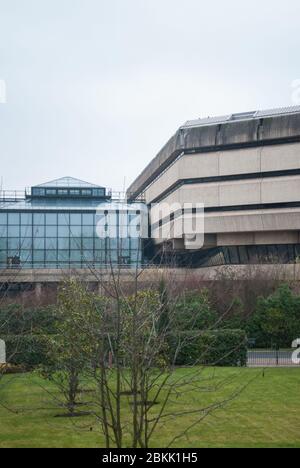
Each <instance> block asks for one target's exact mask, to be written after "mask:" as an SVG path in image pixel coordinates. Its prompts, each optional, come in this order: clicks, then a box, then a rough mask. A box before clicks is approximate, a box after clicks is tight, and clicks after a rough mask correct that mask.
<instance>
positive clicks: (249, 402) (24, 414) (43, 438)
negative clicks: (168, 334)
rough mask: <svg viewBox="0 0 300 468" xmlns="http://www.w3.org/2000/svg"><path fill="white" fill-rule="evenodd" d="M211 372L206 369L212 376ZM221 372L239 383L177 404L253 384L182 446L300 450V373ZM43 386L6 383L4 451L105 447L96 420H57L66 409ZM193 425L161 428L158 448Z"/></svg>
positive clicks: (19, 379) (1, 429)
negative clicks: (247, 383)
mask: <svg viewBox="0 0 300 468" xmlns="http://www.w3.org/2000/svg"><path fill="white" fill-rule="evenodd" d="M177 372H178V373H187V372H189V370H185V369H180V370H178V371H177ZM211 372H213V371H212V370H209V369H208V370H207V371H206V373H207V375H208V374H209V373H211ZM216 372H217V378H218V379H221V378H224V377H227V376H231V375H233V376H235V379H234V381H232V382H230V383H229V384H228V385H227V386H226V388H221V389H219V390H216V391H212V389H210V388H208V384H207V383H205V382H203V389H202V391H199V390H197V391H195V390H193V389H190V391H187V392H186V394H185V396H184V398H183V399H179V400H178V401H177V402H173V403H171V406H173V407H176V408H178V407H179V406H180V405H181V406H180V407H181V408H182V409H187V408H193V407H195V405H198V406H199V405H202V406H205V405H207V404H209V403H211V402H214V401H216V400H222V399H223V398H226V396H229V395H230V394H231V393H232V391H233V390H234V389H236V388H239V387H240V386H241V385H243V384H244V383H245V382H247V381H251V383H250V384H249V386H247V388H246V389H245V390H244V391H243V392H242V393H241V394H240V395H239V396H238V397H237V398H236V399H235V400H233V401H231V402H230V403H228V404H227V406H226V407H225V408H222V409H220V410H218V411H216V412H214V413H213V414H211V415H209V416H208V417H207V418H206V419H205V421H203V422H202V423H201V424H200V425H198V426H197V427H194V428H193V429H192V430H191V431H190V433H189V436H188V438H184V439H181V440H180V441H178V442H177V443H176V446H177V447H300V404H299V403H300V394H299V389H300V369H268V370H266V371H265V375H264V376H263V373H262V370H257V369H238V370H234V369H217V370H216ZM42 386H44V387H45V386H46V387H47V389H50V387H49V384H45V382H44V381H42V380H40V379H39V377H38V376H36V375H34V374H26V375H18V376H6V377H5V378H4V379H3V380H2V381H1V384H0V402H1V407H0V447H1V448H4V447H103V437H102V435H101V432H100V431H99V428H97V426H96V425H95V424H94V421H93V419H92V418H91V417H90V416H87V417H82V418H79V419H76V420H74V419H73V420H70V419H65V418H55V417H54V416H55V415H56V414H57V413H59V411H60V410H58V409H57V408H55V407H54V406H55V405H54V403H53V400H52V399H51V397H50V395H49V394H48V393H47V391H46V390H45V389H43V388H42ZM86 398H89V394H88V393H87V394H86ZM3 405H5V406H6V407H7V408H8V409H6V408H4V407H3ZM171 406H170V409H171ZM11 410H13V411H18V414H15V412H11ZM189 422H191V419H190V416H184V418H176V419H174V420H173V421H171V422H170V423H169V424H167V425H166V426H164V427H161V428H160V430H159V432H158V433H157V434H156V437H155V439H154V440H153V443H152V445H153V447H163V446H164V445H165V442H166V441H169V440H170V439H171V438H172V437H173V436H174V435H176V434H177V433H178V431H179V430H180V429H182V428H183V427H185V426H186V424H188V423H189Z"/></svg>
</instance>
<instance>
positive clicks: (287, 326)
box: [247, 285, 300, 348]
mask: <svg viewBox="0 0 300 468" xmlns="http://www.w3.org/2000/svg"><path fill="white" fill-rule="evenodd" d="M247 332H248V336H249V337H250V338H255V339H256V346H257V347H273V348H279V347H288V348H289V347H290V346H291V343H292V341H293V340H295V339H296V338H298V337H300V296H298V295H296V294H294V293H293V291H292V290H291V289H290V288H289V286H288V285H282V286H280V287H279V288H278V289H277V290H276V291H275V293H274V294H271V295H270V296H269V297H267V298H266V299H265V298H262V297H260V298H259V299H258V301H257V306H256V311H255V313H254V315H253V316H252V317H251V319H250V321H249V323H248V326H247Z"/></svg>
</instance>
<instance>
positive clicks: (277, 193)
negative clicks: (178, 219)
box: [128, 107, 300, 265]
mask: <svg viewBox="0 0 300 468" xmlns="http://www.w3.org/2000/svg"><path fill="white" fill-rule="evenodd" d="M141 194H143V195H144V197H145V199H146V202H147V204H148V205H149V206H151V208H150V219H151V224H152V226H154V229H162V230H169V231H171V230H172V229H171V228H172V226H171V224H172V222H173V223H174V221H172V219H171V221H170V218H169V219H168V217H166V219H164V218H163V217H162V215H161V211H160V210H158V209H157V207H155V206H154V207H153V206H152V204H157V203H162V202H163V203H167V204H169V205H172V204H174V203H179V204H182V205H183V204H185V203H191V204H193V203H199V202H202V203H204V206H205V239H204V246H203V247H202V246H200V245H199V246H198V250H199V252H200V250H201V252H202V254H203V252H206V254H208V253H209V256H208V257H209V259H208V257H207V255H206V261H205V262H206V263H205V262H204V263H203V262H202V263H203V265H204V264H205V265H209V264H210V263H209V262H211V260H212V258H215V261H216V262H217V264H218V262H219V263H220V264H223V263H233V264H243V263H276V262H277V263H297V262H298V261H299V259H300V107H292V108H285V109H276V110H269V111H262V112H247V113H243V114H233V115H228V116H224V117H217V118H211V119H209V118H208V119H199V120H196V121H189V122H187V123H186V124H185V125H183V126H182V127H181V128H180V129H179V130H178V131H177V132H176V134H175V135H174V136H173V137H172V138H171V139H170V140H169V141H168V143H167V144H166V145H165V147H164V148H163V149H162V150H161V151H160V153H159V154H158V155H157V156H156V157H155V158H154V159H153V160H152V161H151V162H150V164H149V165H148V166H147V167H146V169H145V170H144V171H143V172H142V173H141V174H140V175H139V177H138V178H137V179H136V180H135V181H134V182H133V184H132V185H131V186H130V187H129V189H128V195H129V196H130V197H131V199H134V198H135V197H138V196H140V195H141ZM156 237H159V236H156ZM163 239H164V236H161V241H160V240H159V239H156V240H155V242H156V243H157V244H160V243H162V242H163ZM172 246H173V250H174V251H176V250H177V251H181V252H182V253H183V252H184V251H185V250H188V249H190V245H188V243H187V241H186V239H185V236H182V239H180V240H179V239H176V241H175V239H174V242H173V244H172ZM256 246H258V247H257V249H256V250H253V248H254V247H256ZM200 247H201V249H200ZM192 248H193V249H194V251H195V252H196V251H197V245H194V246H193V247H192ZM195 252H194V253H195ZM226 256H227V257H229V260H228V259H227V260H226ZM230 257H232V258H230ZM207 262H208V263H207ZM200 263H201V262H200ZM212 264H214V263H213V262H212Z"/></svg>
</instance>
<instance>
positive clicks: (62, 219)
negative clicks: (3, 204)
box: [0, 210, 142, 269]
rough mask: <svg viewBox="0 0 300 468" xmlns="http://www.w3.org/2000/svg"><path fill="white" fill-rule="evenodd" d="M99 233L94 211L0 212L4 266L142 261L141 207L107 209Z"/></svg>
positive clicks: (0, 258)
mask: <svg viewBox="0 0 300 468" xmlns="http://www.w3.org/2000/svg"><path fill="white" fill-rule="evenodd" d="M102 216H103V221H104V223H103V224H104V226H105V233H104V235H103V236H102V237H101V238H100V237H99V236H98V234H97V230H96V224H97V222H98V220H99V214H97V215H96V213H95V211H93V212H91V211H81V212H79V211H76V212H70V211H69V212H67V211H54V210H53V211H51V212H47V211H32V212H21V211H16V210H15V211H11V212H9V211H7V212H3V211H2V212H0V268H2V269H3V268H28V269H30V268H49V269H59V268H84V267H88V266H94V267H97V268H102V267H105V266H107V265H111V264H113V265H124V266H126V265H128V266H136V265H137V264H140V263H141V262H142V252H141V241H140V239H139V238H136V237H132V236H131V229H132V226H134V227H135V228H137V229H139V223H140V212H139V211H128V212H127V214H126V215H125V216H124V213H122V215H120V214H119V213H118V211H116V212H114V213H111V212H108V211H104V212H103V214H102Z"/></svg>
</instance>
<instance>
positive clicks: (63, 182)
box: [34, 177, 104, 188]
mask: <svg viewBox="0 0 300 468" xmlns="http://www.w3.org/2000/svg"><path fill="white" fill-rule="evenodd" d="M40 187H41V188H52V187H59V188H65V187H74V188H104V187H101V186H100V185H95V184H90V183H89V182H85V181H83V180H79V179H75V178H74V177H62V178H60V179H55V180H51V181H50V182H46V183H45V184H40V185H35V186H34V188H40Z"/></svg>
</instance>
